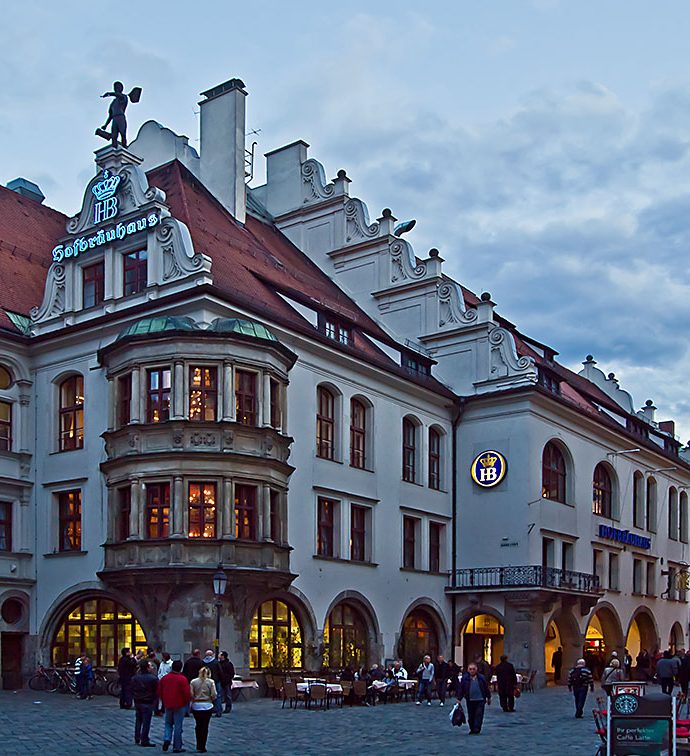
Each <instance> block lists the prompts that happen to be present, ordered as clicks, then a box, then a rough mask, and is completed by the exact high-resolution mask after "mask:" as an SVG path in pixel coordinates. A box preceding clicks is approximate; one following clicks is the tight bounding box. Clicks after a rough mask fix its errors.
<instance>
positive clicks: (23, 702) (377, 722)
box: [0, 688, 600, 756]
mask: <svg viewBox="0 0 690 756" xmlns="http://www.w3.org/2000/svg"><path fill="white" fill-rule="evenodd" d="M596 695H600V693H599V691H598V689H597V693H596ZM587 703H588V706H587V707H586V709H585V710H586V712H587V716H586V717H585V718H584V719H575V718H574V708H573V705H572V697H571V696H570V695H569V694H568V691H567V690H566V689H564V688H557V689H556V688H550V689H547V690H540V691H537V692H536V693H525V694H523V695H522V697H521V698H520V699H519V701H518V702H517V709H518V711H517V712H516V713H515V714H505V713H503V712H502V711H501V709H500V707H499V706H498V697H495V698H494V700H493V701H492V705H491V706H490V707H489V708H488V709H487V716H486V717H485V719H484V728H483V729H482V733H481V735H480V736H479V737H477V738H472V740H469V735H468V729H467V726H466V725H465V726H463V727H462V728H457V727H451V725H450V722H449V721H448V712H449V710H450V707H449V706H448V704H446V706H445V708H441V707H440V706H439V705H438V703H437V702H436V701H434V704H433V706H431V707H427V706H426V705H422V706H415V705H414V704H412V703H404V702H403V703H399V704H388V705H386V706H384V705H377V706H376V707H370V708H365V707H353V708H350V707H348V706H345V707H343V709H340V708H336V709H333V708H332V709H330V710H328V711H311V710H304V709H302V708H301V707H300V708H299V709H298V710H296V711H295V710H292V711H291V710H289V709H288V708H287V707H286V708H285V709H284V710H281V708H280V702H277V701H270V700H267V699H260V700H251V701H246V702H245V701H240V702H239V703H237V704H236V705H235V707H234V709H233V712H232V714H230V715H224V716H223V717H222V718H221V719H217V718H213V719H212V720H211V731H210V736H209V742H208V752H209V753H210V754H214V753H215V754H233V755H234V754H240V755H241V756H244V755H245V754H247V755H250V754H251V756H254V755H256V756H267V755H268V754H281V755H283V754H305V755H306V754H319V756H322V755H323V754H328V756H335V755H336V754H343V755H345V754H347V755H348V756H352V755H353V754H377V755H380V754H396V756H402V755H406V754H424V755H425V756H427V755H428V754H445V753H448V752H451V753H452V752H456V753H462V752H463V751H464V750H465V749H467V745H469V744H470V743H471V744H472V745H471V746H470V749H469V750H468V751H467V752H468V753H472V754H479V753H481V754H482V756H494V755H498V754H501V756H512V755H513V754H519V755H520V756H556V755H558V756H570V755H571V754H572V756H580V755H581V754H586V755H587V756H593V754H594V753H595V752H596V749H597V740H598V739H597V736H596V735H595V734H594V726H593V720H592V717H591V713H590V712H591V709H592V707H593V705H594V704H595V699H594V696H593V695H592V694H590V697H589V698H588V701H587ZM133 731H134V712H133V711H122V710H120V708H119V707H118V703H117V700H116V699H114V698H111V697H110V696H102V697H96V698H94V699H92V700H90V701H79V700H77V699H75V698H73V697H72V696H65V695H61V694H59V693H35V692H33V691H30V690H25V691H19V692H16V693H11V692H0V754H2V756H5V754H7V756H22V755H23V754H39V753H40V754H70V755H71V754H98V755H99V756H100V755H101V754H142V753H144V751H142V749H140V748H138V747H137V746H135V745H134V742H133ZM151 733H152V735H151V737H152V740H153V741H154V742H155V743H157V744H158V748H157V749H155V750H154V749H153V748H151V749H150V750H148V751H146V753H153V754H155V753H160V752H161V750H160V745H161V743H162V742H163V738H162V734H163V725H162V720H161V719H160V718H158V717H155V718H154V720H153V725H152V728H151ZM183 737H184V742H185V748H186V749H187V752H188V753H194V752H195V748H194V745H195V742H194V721H193V720H192V719H185V724H184V735H183ZM171 752H172V751H170V753H171Z"/></svg>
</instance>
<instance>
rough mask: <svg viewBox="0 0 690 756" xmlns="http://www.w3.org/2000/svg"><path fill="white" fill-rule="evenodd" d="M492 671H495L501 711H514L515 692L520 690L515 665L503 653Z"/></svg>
mask: <svg viewBox="0 0 690 756" xmlns="http://www.w3.org/2000/svg"><path fill="white" fill-rule="evenodd" d="M494 671H495V672H496V684H497V687H498V698H499V700H500V701H501V708H502V709H503V711H515V698H516V696H515V693H516V691H519V690H520V689H519V688H518V687H517V674H516V673H515V667H514V666H513V665H512V664H511V663H510V662H509V661H508V657H507V656H505V655H503V656H502V657H501V663H500V664H498V665H497V666H496V669H495V670H494Z"/></svg>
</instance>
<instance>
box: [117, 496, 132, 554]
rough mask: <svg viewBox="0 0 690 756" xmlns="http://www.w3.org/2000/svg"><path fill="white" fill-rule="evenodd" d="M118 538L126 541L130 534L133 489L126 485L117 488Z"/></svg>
mask: <svg viewBox="0 0 690 756" xmlns="http://www.w3.org/2000/svg"><path fill="white" fill-rule="evenodd" d="M117 499H118V502H117V503H118V507H117V540H118V541H120V542H122V541H126V540H127V539H128V538H129V536H130V532H129V517H130V515H131V513H132V489H131V488H130V487H129V486H124V487H122V488H118V489H117Z"/></svg>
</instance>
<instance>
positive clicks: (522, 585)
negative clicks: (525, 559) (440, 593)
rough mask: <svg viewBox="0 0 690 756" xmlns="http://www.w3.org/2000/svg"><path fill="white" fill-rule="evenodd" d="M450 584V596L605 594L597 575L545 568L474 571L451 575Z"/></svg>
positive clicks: (511, 567)
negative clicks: (519, 593) (462, 594)
mask: <svg viewBox="0 0 690 756" xmlns="http://www.w3.org/2000/svg"><path fill="white" fill-rule="evenodd" d="M450 580H451V583H450V585H449V586H448V587H447V588H446V592H447V593H479V592H482V593H483V592H485V591H490V592H506V591H510V592H513V591H525V590H527V591H534V590H537V591H544V590H546V591H556V592H562V593H571V594H577V595H580V596H582V595H584V596H597V597H598V596H600V595H601V594H603V590H602V589H601V587H600V586H599V578H598V577H597V576H596V575H591V574H589V573H587V572H575V571H574V570H559V569H556V568H555V567H542V566H541V565H525V566H510V567H470V568H467V569H462V570H455V572H451V575H450Z"/></svg>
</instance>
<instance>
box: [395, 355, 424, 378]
mask: <svg viewBox="0 0 690 756" xmlns="http://www.w3.org/2000/svg"><path fill="white" fill-rule="evenodd" d="M400 364H401V365H402V367H404V368H405V370H407V371H408V372H409V373H415V374H417V375H431V363H430V362H429V361H428V360H425V359H424V358H423V357H422V356H421V355H418V354H415V355H412V354H409V353H405V352H403V353H402V354H401V355H400Z"/></svg>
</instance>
